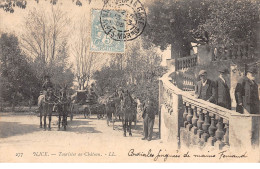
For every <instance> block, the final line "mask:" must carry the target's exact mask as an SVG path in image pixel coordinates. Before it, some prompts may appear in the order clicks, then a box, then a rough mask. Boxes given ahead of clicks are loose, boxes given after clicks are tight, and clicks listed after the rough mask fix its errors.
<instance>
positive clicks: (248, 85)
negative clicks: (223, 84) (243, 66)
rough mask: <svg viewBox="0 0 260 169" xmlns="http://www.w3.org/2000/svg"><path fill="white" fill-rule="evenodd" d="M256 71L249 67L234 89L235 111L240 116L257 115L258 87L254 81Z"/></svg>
mask: <svg viewBox="0 0 260 169" xmlns="http://www.w3.org/2000/svg"><path fill="white" fill-rule="evenodd" d="M256 75H257V69H256V68H254V67H250V68H249V69H248V71H247V74H246V76H245V77H243V78H242V79H240V80H239V81H238V83H237V86H236V89H235V98H236V102H237V107H236V111H237V112H239V113H241V114H259V113H260V112H259V94H258V85H257V83H256V81H255V77H256Z"/></svg>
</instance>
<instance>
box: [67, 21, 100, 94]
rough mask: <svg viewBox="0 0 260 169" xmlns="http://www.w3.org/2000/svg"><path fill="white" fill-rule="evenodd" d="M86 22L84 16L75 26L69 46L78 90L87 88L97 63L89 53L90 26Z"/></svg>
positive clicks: (95, 56) (96, 59)
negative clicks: (72, 39) (72, 40)
mask: <svg viewBox="0 0 260 169" xmlns="http://www.w3.org/2000/svg"><path fill="white" fill-rule="evenodd" d="M86 20H87V17H86V16H84V17H82V18H81V19H80V22H77V23H76V24H75V28H74V30H78V32H74V36H75V38H74V42H73V43H72V45H71V48H72V54H73V56H74V58H75V61H76V63H75V76H76V78H77V82H78V84H79V89H80V90H83V89H85V88H86V87H87V86H88V84H89V81H90V79H91V76H92V73H93V70H94V69H95V68H96V66H97V62H98V56H97V55H95V54H93V53H91V52H89V48H90V44H89V42H90V40H89V39H90V37H89V33H88V32H89V29H90V26H89V24H88V23H87V22H86ZM78 23H80V24H78ZM77 26H79V27H77Z"/></svg>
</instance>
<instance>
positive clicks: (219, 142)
mask: <svg viewBox="0 0 260 169" xmlns="http://www.w3.org/2000/svg"><path fill="white" fill-rule="evenodd" d="M223 136H224V131H223V118H222V117H220V118H219V120H218V124H217V131H216V139H217V141H216V143H215V144H216V146H217V147H218V148H219V149H222V147H223V146H224V144H223V142H222V138H223Z"/></svg>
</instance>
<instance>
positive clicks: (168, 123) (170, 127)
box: [161, 93, 183, 148]
mask: <svg viewBox="0 0 260 169" xmlns="http://www.w3.org/2000/svg"><path fill="white" fill-rule="evenodd" d="M172 97H173V99H172V102H173V112H172V114H170V113H169V112H168V110H167V109H166V108H165V106H164V105H163V106H162V108H161V138H162V140H163V141H164V142H172V143H173V146H174V147H175V148H178V146H179V136H180V127H181V126H183V124H180V123H183V121H182V117H181V116H182V113H183V112H182V111H183V106H182V105H181V104H182V98H181V95H178V94H175V93H173V95H172Z"/></svg>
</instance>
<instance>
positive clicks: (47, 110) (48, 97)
mask: <svg viewBox="0 0 260 169" xmlns="http://www.w3.org/2000/svg"><path fill="white" fill-rule="evenodd" d="M55 101H56V97H55V95H54V92H53V90H52V89H47V91H46V94H45V96H44V99H43V101H42V111H43V116H44V118H43V119H44V120H43V121H44V130H46V127H47V124H46V118H47V116H49V125H48V128H49V130H51V116H52V111H53V108H54V105H55Z"/></svg>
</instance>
